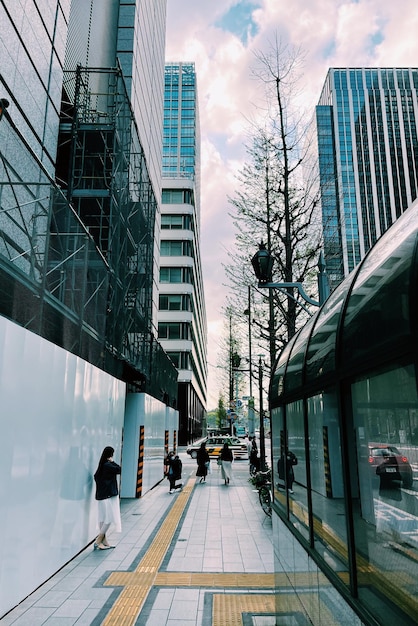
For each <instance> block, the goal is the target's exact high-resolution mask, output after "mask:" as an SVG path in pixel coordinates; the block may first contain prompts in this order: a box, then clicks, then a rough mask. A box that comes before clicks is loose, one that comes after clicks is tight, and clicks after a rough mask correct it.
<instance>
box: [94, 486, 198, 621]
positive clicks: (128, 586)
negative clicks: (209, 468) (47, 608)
mask: <svg viewBox="0 0 418 626" xmlns="http://www.w3.org/2000/svg"><path fill="white" fill-rule="evenodd" d="M195 482H196V480H195V478H190V479H189V480H188V482H187V484H186V486H185V487H184V488H183V491H182V492H181V493H179V494H178V495H177V497H176V501H175V502H174V503H173V506H172V507H171V509H170V511H169V513H168V514H167V517H166V519H165V520H164V523H163V525H162V526H161V528H160V529H159V531H158V532H157V534H156V535H155V537H154V540H153V541H152V543H151V545H150V547H149V549H148V550H147V552H146V554H145V555H144V557H143V558H142V559H141V561H140V562H139V563H138V566H137V568H136V569H135V571H134V572H113V573H112V574H110V576H109V578H108V579H107V580H106V582H105V585H106V586H112V587H116V586H117V587H124V589H123V591H122V593H121V594H120V596H119V597H118V599H117V600H116V602H115V603H114V605H113V607H112V609H111V610H110V612H109V613H108V615H107V617H106V618H105V619H104V621H103V622H102V624H103V626H131V625H132V624H134V623H135V621H136V618H137V617H138V615H139V613H140V612H141V609H142V607H143V605H144V602H145V600H146V599H147V596H148V594H149V592H150V589H151V587H152V586H153V585H154V584H155V578H156V576H157V573H158V569H159V567H160V565H161V563H162V560H163V558H164V556H165V553H166V552H167V550H168V548H169V546H170V543H171V541H172V540H173V536H174V533H175V531H176V528H177V526H178V524H179V522H180V519H181V516H182V514H183V511H184V509H185V507H186V505H187V501H188V499H189V497H190V495H191V493H192V491H193V487H194V485H195Z"/></svg>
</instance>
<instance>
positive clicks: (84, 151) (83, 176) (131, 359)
mask: <svg viewBox="0 0 418 626" xmlns="http://www.w3.org/2000/svg"><path fill="white" fill-rule="evenodd" d="M7 119H8V122H9V123H10V126H9V128H8V137H7V139H8V142H7V146H8V153H10V155H11V159H10V160H8V159H7V158H6V155H5V154H4V153H1V162H0V165H1V171H0V203H1V205H0V300H1V304H0V312H1V313H2V314H4V315H6V316H7V317H10V318H11V319H14V320H15V321H17V322H18V323H19V324H21V325H23V326H25V327H26V328H29V329H31V330H33V331H34V332H37V333H38V334H40V335H42V336H44V337H46V338H47V339H49V340H51V341H54V342H55V343H57V344H58V345H61V346H62V347H64V348H65V349H68V350H70V351H71V352H73V353H75V354H78V355H80V356H81V357H83V358H85V359H86V360H88V361H90V362H92V363H94V364H95V365H98V366H99V367H101V368H102V369H105V370H106V371H109V372H110V373H112V374H113V375H116V376H118V377H119V378H122V379H124V380H126V382H127V383H128V385H129V386H130V388H131V390H132V391H146V392H147V393H149V394H150V395H152V396H154V397H157V398H159V399H162V400H164V402H166V403H167V404H169V405H170V406H176V402H177V370H176V368H175V367H174V365H173V364H172V362H171V361H170V359H169V358H168V356H167V355H166V353H165V352H164V351H163V349H162V348H161V346H160V344H159V343H158V342H157V341H156V340H155V338H154V336H153V332H152V307H153V302H152V291H153V260H154V225H155V215H156V210H157V202H156V198H155V195H154V192H153V189H152V185H151V181H150V178H149V174H148V169H147V165H146V161H145V156H144V152H143V149H142V146H141V143H140V140H139V135H138V132H137V128H136V125H135V120H134V116H133V113H132V110H131V106H130V102H129V98H128V96H127V93H126V89H125V84H124V81H123V77H122V73H121V71H120V69H119V68H112V69H91V68H89V69H86V68H82V67H78V68H77V70H76V71H75V72H69V73H67V74H66V77H65V81H64V89H63V98H62V110H61V117H60V131H59V138H58V152H57V163H56V182H57V183H58V184H56V182H55V181H54V180H52V179H51V177H50V176H49V174H48V172H46V171H45V168H44V167H43V166H42V163H40V161H39V159H38V158H37V156H36V155H35V154H34V153H33V151H32V150H31V149H30V146H28V145H27V143H26V142H25V140H24V138H23V137H22V136H21V135H20V133H19V131H18V129H17V128H16V127H15V126H14V125H13V122H12V120H11V118H10V117H9V116H8V117H7ZM3 123H4V120H3ZM2 131H3V128H2ZM9 131H12V132H9ZM17 295H18V297H16V296H17ZM156 364H158V367H155V365H156Z"/></svg>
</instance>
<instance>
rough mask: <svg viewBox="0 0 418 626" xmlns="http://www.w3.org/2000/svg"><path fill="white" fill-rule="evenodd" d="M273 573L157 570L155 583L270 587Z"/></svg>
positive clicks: (249, 587) (161, 585) (164, 585)
mask: <svg viewBox="0 0 418 626" xmlns="http://www.w3.org/2000/svg"><path fill="white" fill-rule="evenodd" d="M274 580H275V579H274V574H215V573H203V572H186V573H179V572H159V573H158V574H157V576H156V578H155V582H154V584H155V585H158V586H159V587H214V588H217V587H220V588H224V587H233V588H237V587H245V588H247V589H252V588H254V589H261V588H263V587H264V588H266V589H272V588H273V587H274Z"/></svg>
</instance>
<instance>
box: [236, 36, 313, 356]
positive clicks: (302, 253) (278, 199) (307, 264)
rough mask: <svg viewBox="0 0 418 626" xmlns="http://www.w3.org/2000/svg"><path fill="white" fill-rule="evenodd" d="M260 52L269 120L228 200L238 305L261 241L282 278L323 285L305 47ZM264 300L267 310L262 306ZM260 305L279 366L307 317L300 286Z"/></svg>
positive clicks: (257, 130) (272, 294) (257, 72)
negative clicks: (305, 96)
mask: <svg viewBox="0 0 418 626" xmlns="http://www.w3.org/2000/svg"><path fill="white" fill-rule="evenodd" d="M255 58H256V65H255V67H254V68H253V74H254V77H255V78H256V79H257V80H258V81H259V82H260V85H262V86H263V88H264V103H265V106H264V107H263V109H262V110H260V109H259V110H258V113H259V114H260V113H261V114H262V118H263V119H262V122H263V123H262V124H260V123H258V124H253V125H252V136H251V141H250V143H249V145H248V146H247V153H248V161H247V163H246V164H245V165H244V167H243V169H242V171H241V172H240V174H239V175H238V178H237V182H238V187H237V191H236V192H235V195H234V196H233V197H232V198H230V199H229V200H230V203H231V205H232V206H233V208H234V210H233V212H232V213H231V215H232V217H233V219H234V224H235V227H236V230H237V233H236V250H234V251H233V252H232V253H231V254H230V259H231V263H230V265H229V266H228V267H226V268H225V269H226V273H227V276H228V278H229V280H230V282H231V285H232V286H233V289H234V301H235V302H237V303H239V304H241V302H243V301H244V299H245V292H246V289H247V285H248V284H250V283H254V276H253V275H252V270H251V263H250V259H251V256H252V253H254V252H255V251H256V249H257V245H258V244H259V243H260V242H261V241H263V242H264V243H265V244H266V245H267V248H268V249H269V250H270V251H271V253H272V254H273V256H274V258H275V270H274V272H275V273H274V276H273V280H274V281H275V282H301V283H304V284H305V287H306V288H307V289H316V285H315V266H316V264H317V261H318V255H319V249H320V245H321V232H322V229H321V227H320V217H319V210H318V207H319V185H318V175H317V166H316V158H314V159H312V156H313V153H312V146H311V143H312V142H311V139H312V136H313V133H312V121H311V120H312V116H311V119H310V120H309V119H308V118H307V116H306V115H305V114H304V113H303V112H302V111H301V108H300V101H301V94H300V92H299V91H298V84H299V82H300V79H301V76H302V75H301V67H302V62H303V56H302V53H301V51H300V50H299V49H294V48H290V47H288V46H282V45H281V43H280V42H278V41H277V40H276V42H275V44H274V45H273V46H271V48H270V50H269V52H268V53H264V52H261V51H259V52H257V53H256V55H255ZM248 281H250V283H249V282H248ZM238 294H240V295H239V296H238ZM257 302H258V303H259V304H260V303H261V304H262V305H264V308H263V306H262V307H261V308H260V306H258V308H257ZM266 304H268V306H267V312H266V306H265V305H266ZM230 306H231V307H232V308H233V307H234V302H231V303H230ZM255 307H256V308H257V313H256V316H255V317H258V319H259V320H260V321H259V331H260V332H259V337H260V340H267V342H268V345H269V354H270V362H271V363H272V364H273V362H274V360H275V358H276V353H277V351H280V350H281V349H282V348H283V346H284V345H285V344H286V343H287V342H288V341H289V340H290V339H291V337H292V336H293V335H294V334H295V332H296V330H297V326H298V320H299V321H300V322H301V323H302V322H303V323H304V322H305V321H306V318H307V310H306V306H305V303H304V302H303V300H301V298H300V295H299V293H298V292H297V291H295V290H294V289H293V288H287V289H285V290H284V292H282V291H279V290H274V291H273V290H270V291H269V292H268V293H266V292H263V293H261V292H259V295H258V297H257V301H256V302H255Z"/></svg>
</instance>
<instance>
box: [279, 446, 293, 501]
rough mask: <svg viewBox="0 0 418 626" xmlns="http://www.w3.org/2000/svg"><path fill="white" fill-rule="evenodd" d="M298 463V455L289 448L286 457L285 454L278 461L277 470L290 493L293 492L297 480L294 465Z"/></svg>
mask: <svg viewBox="0 0 418 626" xmlns="http://www.w3.org/2000/svg"><path fill="white" fill-rule="evenodd" d="M297 464H298V460H297V458H296V455H295V454H294V453H293V452H291V451H290V450H288V452H287V455H286V458H285V456H284V454H282V456H281V457H280V459H279V460H278V461H277V471H278V474H279V478H280V480H282V481H283V482H284V483H285V486H286V487H287V489H288V491H289V493H293V482H294V480H295V474H294V472H293V466H294V465H297Z"/></svg>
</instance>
